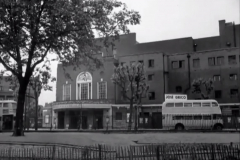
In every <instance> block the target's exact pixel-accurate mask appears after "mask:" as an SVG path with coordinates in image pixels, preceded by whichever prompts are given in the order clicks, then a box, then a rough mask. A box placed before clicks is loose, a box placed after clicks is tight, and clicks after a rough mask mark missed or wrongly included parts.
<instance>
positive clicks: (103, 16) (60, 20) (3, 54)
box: [0, 0, 140, 135]
mask: <svg viewBox="0 0 240 160" xmlns="http://www.w3.org/2000/svg"><path fill="white" fill-rule="evenodd" d="M139 22H140V15H139V14H138V12H136V11H130V10H128V9H127V7H126V5H125V4H124V3H122V2H119V1H116V0H0V63H1V64H2V65H3V67H4V68H5V70H2V72H1V73H2V74H4V73H6V72H10V73H11V74H13V75H14V76H15V77H16V78H17V80H18V82H19V93H18V104H17V113H16V123H15V130H14V135H23V133H22V128H23V127H22V115H23V106H24V101H25V94H26V89H27V86H28V83H29V81H30V78H31V77H32V75H33V73H34V71H36V67H37V66H39V65H40V64H43V63H44V64H46V62H47V61H50V60H49V55H51V54H53V55H57V56H56V57H57V59H52V60H58V61H60V62H61V63H62V64H63V66H69V65H71V66H75V67H79V66H80V65H90V64H93V66H97V67H98V66H100V65H101V61H100V60H99V59H97V58H96V57H95V56H94V54H95V53H96V52H97V51H99V49H100V48H101V46H106V47H108V46H111V45H113V43H112V41H113V40H116V39H118V38H119V34H121V33H129V29H128V25H135V24H139ZM97 37H98V38H99V39H97V40H96V38H97ZM96 41H101V43H102V44H101V45H97V43H96ZM46 67H47V65H46ZM16 130H18V131H16ZM20 132H21V133H20Z"/></svg>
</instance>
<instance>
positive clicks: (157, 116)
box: [152, 112, 162, 129]
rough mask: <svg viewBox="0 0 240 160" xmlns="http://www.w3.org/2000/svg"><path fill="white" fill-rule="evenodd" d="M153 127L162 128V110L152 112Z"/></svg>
mask: <svg viewBox="0 0 240 160" xmlns="http://www.w3.org/2000/svg"><path fill="white" fill-rule="evenodd" d="M152 127H153V128H154V129H161V128H162V113H161V112H155V113H152Z"/></svg>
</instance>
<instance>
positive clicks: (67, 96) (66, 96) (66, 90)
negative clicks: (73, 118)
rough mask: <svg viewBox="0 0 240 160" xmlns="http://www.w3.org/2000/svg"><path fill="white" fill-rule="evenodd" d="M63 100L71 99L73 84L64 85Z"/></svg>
mask: <svg viewBox="0 0 240 160" xmlns="http://www.w3.org/2000/svg"><path fill="white" fill-rule="evenodd" d="M63 100H64V101H69V100H71V84H64V85H63Z"/></svg>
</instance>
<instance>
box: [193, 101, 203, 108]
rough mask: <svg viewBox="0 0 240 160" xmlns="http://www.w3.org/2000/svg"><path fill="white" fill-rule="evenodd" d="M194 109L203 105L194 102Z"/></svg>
mask: <svg viewBox="0 0 240 160" xmlns="http://www.w3.org/2000/svg"><path fill="white" fill-rule="evenodd" d="M193 107H201V103H198V102H194V103H193Z"/></svg>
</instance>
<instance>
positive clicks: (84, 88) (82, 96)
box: [76, 72, 98, 100]
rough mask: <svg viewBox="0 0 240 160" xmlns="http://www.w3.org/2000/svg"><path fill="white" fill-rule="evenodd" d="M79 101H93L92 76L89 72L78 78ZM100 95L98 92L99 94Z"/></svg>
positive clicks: (81, 74)
mask: <svg viewBox="0 0 240 160" xmlns="http://www.w3.org/2000/svg"><path fill="white" fill-rule="evenodd" d="M76 87H77V88H76V89H77V97H76V98H77V99H79V100H86V99H92V75H91V74H90V73H89V72H82V73H80V74H79V75H78V76H77V86H76ZM97 94H98V92H97Z"/></svg>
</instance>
